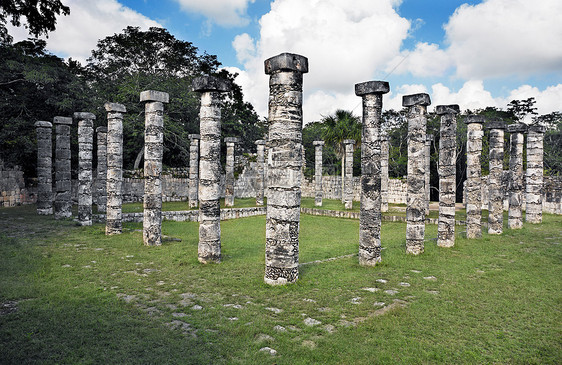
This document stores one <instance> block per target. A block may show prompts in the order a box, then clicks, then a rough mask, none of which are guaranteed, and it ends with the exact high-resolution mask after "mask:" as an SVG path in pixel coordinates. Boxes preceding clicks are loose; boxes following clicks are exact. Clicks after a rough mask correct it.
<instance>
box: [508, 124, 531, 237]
mask: <svg viewBox="0 0 562 365" xmlns="http://www.w3.org/2000/svg"><path fill="white" fill-rule="evenodd" d="M507 131H508V132H509V133H510V134H511V135H510V137H509V145H510V147H509V187H508V189H509V208H508V211H507V228H509V229H520V228H522V227H523V211H522V210H523V208H522V206H523V202H522V198H523V141H524V135H523V133H525V132H526V131H527V126H526V125H525V124H523V123H515V124H510V125H508V126H507Z"/></svg>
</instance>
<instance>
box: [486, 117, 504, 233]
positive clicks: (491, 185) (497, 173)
mask: <svg viewBox="0 0 562 365" xmlns="http://www.w3.org/2000/svg"><path fill="white" fill-rule="evenodd" d="M486 128H487V129H489V130H490V142H489V150H490V152H489V157H488V160H489V171H490V173H489V175H488V234H501V233H502V232H503V198H504V187H503V185H502V177H503V152H504V151H503V141H504V129H505V123H504V122H503V121H502V120H499V119H495V120H491V121H489V122H487V123H486Z"/></svg>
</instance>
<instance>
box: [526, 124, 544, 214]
mask: <svg viewBox="0 0 562 365" xmlns="http://www.w3.org/2000/svg"><path fill="white" fill-rule="evenodd" d="M544 132H545V127H544V126H542V125H538V124H533V125H530V126H529V130H528V134H527V180H526V195H525V203H526V204H527V207H526V210H525V221H526V222H529V223H541V222H542V193H543V154H544V149H543V140H544Z"/></svg>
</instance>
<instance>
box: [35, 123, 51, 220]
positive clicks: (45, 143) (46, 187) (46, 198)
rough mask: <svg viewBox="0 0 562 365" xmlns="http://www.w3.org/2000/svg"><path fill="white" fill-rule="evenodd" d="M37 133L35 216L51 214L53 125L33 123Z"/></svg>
mask: <svg viewBox="0 0 562 365" xmlns="http://www.w3.org/2000/svg"><path fill="white" fill-rule="evenodd" d="M35 130H36V132H37V214H40V215H49V214H53V125H52V124H51V122H45V121H38V122H35Z"/></svg>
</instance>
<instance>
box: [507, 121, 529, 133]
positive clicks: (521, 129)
mask: <svg viewBox="0 0 562 365" xmlns="http://www.w3.org/2000/svg"><path fill="white" fill-rule="evenodd" d="M507 131H508V132H509V133H525V132H527V125H526V124H523V123H514V124H509V125H508V126H507Z"/></svg>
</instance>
